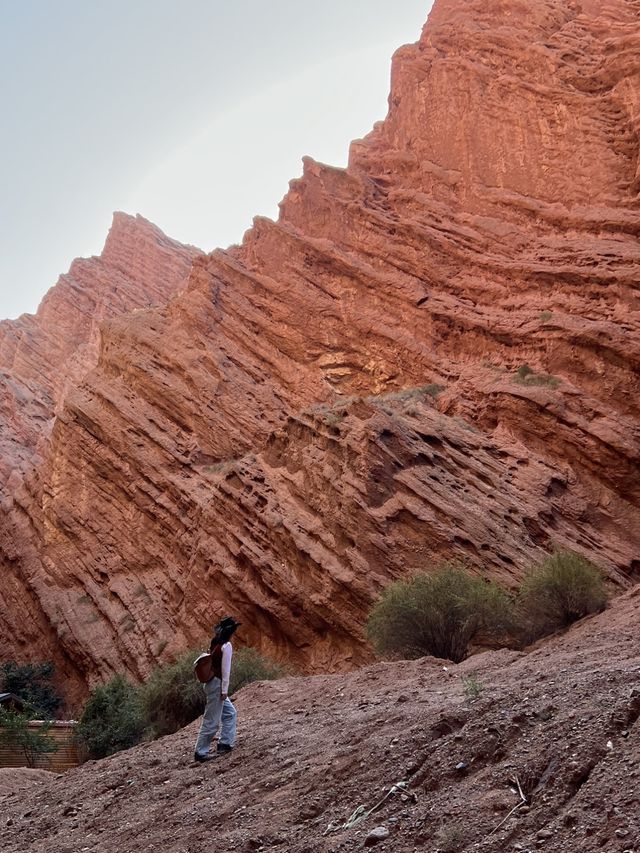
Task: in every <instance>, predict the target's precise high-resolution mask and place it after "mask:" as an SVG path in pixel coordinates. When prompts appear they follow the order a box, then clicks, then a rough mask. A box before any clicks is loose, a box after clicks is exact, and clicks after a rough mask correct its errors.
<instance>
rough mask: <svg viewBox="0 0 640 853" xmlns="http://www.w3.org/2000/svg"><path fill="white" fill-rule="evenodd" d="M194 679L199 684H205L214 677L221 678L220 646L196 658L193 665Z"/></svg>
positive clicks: (213, 647)
mask: <svg viewBox="0 0 640 853" xmlns="http://www.w3.org/2000/svg"><path fill="white" fill-rule="evenodd" d="M193 670H194V673H195V676H196V678H197V679H198V681H199V682H200V683H201V684H207V683H208V682H209V681H211V679H212V678H215V677H216V676H217V677H218V678H222V646H221V645H220V644H216V645H215V646H212V648H211V651H210V652H205V653H204V654H201V655H200V656H199V657H198V658H196V660H195V662H194V664H193Z"/></svg>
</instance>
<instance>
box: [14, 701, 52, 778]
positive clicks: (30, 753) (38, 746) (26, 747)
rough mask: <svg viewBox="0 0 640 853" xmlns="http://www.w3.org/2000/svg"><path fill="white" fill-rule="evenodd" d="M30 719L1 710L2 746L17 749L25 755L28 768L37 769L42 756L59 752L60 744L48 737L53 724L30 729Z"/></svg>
mask: <svg viewBox="0 0 640 853" xmlns="http://www.w3.org/2000/svg"><path fill="white" fill-rule="evenodd" d="M30 719H31V717H30V715H29V714H19V713H16V712H15V711H7V710H6V709H5V708H0V744H2V745H3V746H9V747H17V748H18V749H20V750H21V751H22V753H23V754H24V757H25V759H26V761H27V766H28V767H36V766H38V765H39V764H40V763H41V762H40V761H39V759H40V758H41V757H42V756H44V755H45V754H47V753H52V752H57V751H58V744H57V743H56V742H55V740H54V739H53V738H52V737H50V736H49V735H48V731H49V729H50V728H51V723H48V722H45V723H43V724H42V725H41V726H40V727H39V728H37V729H30V728H29V722H30Z"/></svg>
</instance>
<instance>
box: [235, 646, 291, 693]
mask: <svg viewBox="0 0 640 853" xmlns="http://www.w3.org/2000/svg"><path fill="white" fill-rule="evenodd" d="M284 675H285V671H284V669H283V668H282V667H281V666H280V665H279V664H277V663H275V662H274V661H272V660H271V659H270V658H268V657H266V656H265V655H262V654H260V652H259V651H257V649H253V648H251V647H246V648H244V649H240V650H239V651H237V652H234V655H233V665H232V667H231V679H230V681H229V693H235V692H236V691H237V690H240V689H241V688H242V687H244V686H245V685H247V684H250V683H251V682H252V681H275V679H277V678H282V677H283V676H284Z"/></svg>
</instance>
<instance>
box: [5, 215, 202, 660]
mask: <svg viewBox="0 0 640 853" xmlns="http://www.w3.org/2000/svg"><path fill="white" fill-rule="evenodd" d="M200 254H201V252H200V251H199V250H197V249H194V248H193V247H190V246H183V245H181V244H180V243H178V242H176V241H175V240H172V239H170V238H168V237H166V236H165V235H164V234H163V233H162V231H160V229H159V228H157V227H156V226H155V225H152V224H151V223H150V222H148V221H147V220H146V219H144V218H143V217H141V216H137V217H131V216H127V215H126V214H123V213H118V214H116V215H115V216H114V219H113V225H112V228H111V230H110V232H109V235H108V237H107V240H106V243H105V247H104V250H103V252H102V254H101V255H100V257H94V258H88V259H78V260H76V261H74V262H73V264H72V265H71V268H70V270H69V272H68V273H66V274H65V275H62V276H60V279H59V280H58V282H57V284H56V285H55V287H52V288H51V290H50V291H49V292H48V293H47V295H46V296H45V297H44V299H43V301H42V303H41V305H40V307H39V309H38V312H37V313H36V314H35V315H31V314H23V315H22V316H21V317H19V318H18V319H17V320H5V321H3V322H0V530H1V533H0V566H1V567H2V597H1V598H0V654H1V656H2V658H4V659H6V658H7V657H12V656H16V657H17V658H18V659H23V658H31V659H36V660H39V659H42V658H43V656H47V655H51V656H53V657H54V658H55V659H56V660H58V662H59V663H63V664H64V661H65V652H64V647H61V646H60V643H59V638H58V636H57V626H56V625H55V624H50V623H49V622H48V620H47V617H46V615H45V613H44V611H43V607H42V602H41V601H40V598H39V593H38V592H36V591H35V590H34V589H33V588H32V587H31V583H30V577H29V571H28V569H27V566H28V562H27V560H26V558H27V555H28V554H29V553H30V551H29V549H30V548H31V549H35V550H34V551H33V553H34V555H35V557H34V559H35V560H36V563H37V564H38V565H39V563H40V559H41V557H43V556H44V552H43V551H42V552H41V550H40V546H41V544H42V538H41V530H40V529H39V528H36V529H35V530H34V521H35V516H36V515H37V514H38V513H39V512H40V508H41V506H42V502H43V500H45V499H46V497H45V494H44V493H43V491H42V489H43V487H44V484H43V483H42V481H40V480H37V474H36V473H35V471H36V470H37V469H38V467H39V466H40V465H41V464H42V461H43V458H46V456H47V454H48V452H49V438H50V434H51V428H52V426H53V422H54V419H55V416H56V414H58V413H59V412H60V410H61V409H62V406H63V402H64V399H65V396H66V394H67V392H68V391H69V390H70V389H72V388H74V387H75V386H77V385H78V384H79V383H80V382H81V381H82V379H83V377H84V376H85V374H86V373H87V372H88V371H89V370H90V369H91V368H93V367H94V366H95V365H96V364H97V362H98V355H99V349H100V327H101V324H102V322H103V321H105V320H106V319H108V318H110V317H115V316H117V315H119V314H123V313H128V312H131V311H135V310H140V309H147V308H149V307H151V306H154V305H158V304H162V303H164V302H166V301H167V300H168V299H169V297H171V296H172V295H174V294H175V293H177V292H178V291H179V290H180V289H181V288H182V287H184V285H185V280H186V278H187V275H188V273H189V270H190V268H191V263H192V261H193V260H194V258H196V257H197V256H198V255H200ZM36 481H37V485H35V482H36ZM53 487H54V485H53V484H49V485H48V486H47V487H46V488H47V489H51V488H53ZM32 488H33V489H34V494H33V496H31V495H30V494H29V492H30V490H31V489H32ZM25 501H26V503H27V504H29V507H28V509H26V511H25V508H23V503H25ZM32 515H33V516H34V518H32V517H31V516H32ZM43 594H44V596H45V598H46V591H45V592H44V593H43Z"/></svg>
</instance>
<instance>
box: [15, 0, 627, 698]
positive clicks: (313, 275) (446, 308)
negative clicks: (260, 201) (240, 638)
mask: <svg viewBox="0 0 640 853" xmlns="http://www.w3.org/2000/svg"><path fill="white" fill-rule="evenodd" d="M639 10H640V6H639V4H638V2H637V0H609V2H605V3H595V2H581V3H578V2H569V0H528V2H526V3H522V2H517V0H436V3H435V6H434V9H433V12H432V14H431V16H430V19H429V21H428V23H427V25H426V27H425V29H424V31H423V34H422V37H421V39H420V41H419V42H418V43H417V44H416V45H413V46H409V47H404V48H402V49H401V50H399V51H398V52H397V53H396V55H395V57H394V61H393V70H392V86H391V95H390V98H389V114H388V116H387V118H386V120H385V121H384V122H383V123H381V124H379V125H378V126H376V128H375V129H374V131H373V132H372V133H371V134H370V135H369V136H368V137H367V138H366V139H364V140H361V141H358V142H356V143H354V144H353V145H352V149H351V156H350V163H349V167H348V168H347V169H346V170H340V169H333V168H330V167H327V166H323V165H320V164H317V163H315V162H313V161H311V160H307V161H305V167H304V174H303V176H302V178H301V179H300V180H297V181H293V182H292V183H291V187H290V190H289V193H288V194H287V196H286V197H285V199H284V200H283V202H282V204H281V213H280V217H279V219H278V222H276V223H274V222H271V221H269V220H266V219H257V220H256V221H255V223H254V227H253V228H252V229H251V231H249V232H248V233H247V235H246V236H245V240H244V242H243V244H242V246H241V247H239V248H234V249H232V250H230V251H217V252H214V253H213V254H212V255H210V256H209V257H206V258H201V259H197V260H196V262H195V264H194V267H193V270H192V273H191V276H190V280H189V285H188V289H187V290H186V291H185V292H184V293H183V294H181V295H179V296H178V297H176V298H175V299H173V300H171V301H170V302H169V303H168V304H167V305H166V306H163V307H159V308H156V309H153V310H150V311H146V312H138V313H137V314H135V315H133V316H132V315H126V316H122V317H119V318H116V319H113V320H110V321H109V322H108V323H106V324H104V325H103V327H102V348H101V352H100V360H99V363H98V365H97V367H96V369H95V370H94V371H92V372H91V373H90V374H89V375H88V376H87V377H86V378H85V380H84V381H83V382H82V383H81V384H80V386H79V387H78V388H77V389H76V390H74V391H72V392H70V393H68V394H67V395H66V397H65V405H64V407H63V409H62V410H61V411H60V413H59V416H58V418H57V420H56V422H55V426H54V429H53V434H52V441H51V450H50V452H49V453H48V455H47V458H46V460H45V462H44V463H43V465H42V466H41V468H40V471H39V474H38V477H37V478H34V481H33V483H32V484H30V486H29V488H28V490H27V494H25V497H24V501H23V513H24V517H25V518H26V517H28V518H29V524H30V525H31V527H32V529H33V530H35V531H37V534H38V535H37V537H36V538H34V537H32V538H31V540H30V542H31V543H32V544H30V545H29V548H26V546H24V545H23V544H22V543H23V541H24V540H23V539H22V538H21V536H20V535H16V541H17V542H19V543H20V544H19V545H18V546H16V552H15V555H14V557H13V564H14V566H16V567H17V568H15V569H14V571H15V573H17V574H19V573H22V575H25V574H26V575H27V576H28V577H29V579H30V581H29V583H30V587H31V589H32V590H33V591H34V593H35V594H36V596H37V597H38V599H39V601H40V602H41V606H42V607H43V610H44V612H45V614H46V619H47V623H48V625H49V626H51V630H52V631H53V632H54V633H55V636H56V642H58V643H59V645H60V648H61V649H62V650H63V653H64V655H65V656H66V657H67V659H68V661H69V666H70V667H73V668H75V671H76V672H77V673H79V675H80V677H82V678H86V679H88V680H89V681H91V680H93V679H94V678H96V677H98V676H105V675H107V674H109V673H111V672H114V671H116V670H118V669H121V668H127V669H128V670H129V671H131V672H132V673H133V674H135V675H137V676H140V677H141V676H143V675H144V674H145V673H146V672H147V671H148V669H149V667H150V666H151V665H152V664H153V662H154V661H156V660H157V659H159V658H162V657H163V656H169V655H170V654H171V653H173V652H176V651H178V650H179V649H181V648H184V647H185V646H186V645H187V644H190V643H193V642H196V641H198V640H200V639H201V638H202V637H203V636H205V635H206V633H207V630H208V629H209V627H210V625H211V622H212V621H213V619H214V617H215V616H216V615H219V614H220V613H221V612H222V611H232V612H234V613H236V614H237V615H239V617H240V618H241V620H242V621H243V622H244V623H245V626H244V628H243V633H244V636H245V638H246V639H247V640H248V641H249V642H251V643H253V644H255V645H259V646H261V647H263V648H265V649H268V650H271V651H276V652H277V653H278V654H280V655H281V656H282V657H286V658H288V659H290V660H294V661H296V662H297V663H299V664H300V665H301V666H303V667H305V668H307V669H314V668H317V667H322V668H327V667H329V668H339V667H341V666H345V665H349V664H354V663H357V662H360V661H363V660H364V659H366V658H367V656H368V654H369V653H368V650H367V647H366V644H365V643H364V641H363V635H362V623H363V620H364V617H365V615H366V612H367V610H368V608H369V607H370V605H371V603H372V601H373V600H374V598H375V597H376V595H377V594H378V593H379V591H380V589H381V588H382V587H383V586H384V584H386V583H387V582H388V581H389V580H390V579H392V578H395V577H398V576H400V575H402V574H406V573H407V572H410V571H412V570H415V569H417V568H421V567H423V566H425V565H427V564H428V563H429V562H430V561H431V560H433V559H437V558H440V557H442V556H452V555H457V556H461V557H464V558H465V559H468V560H470V561H471V563H472V564H474V565H476V566H477V567H478V570H485V571H488V572H491V573H492V574H494V575H495V576H497V577H498V578H500V579H501V580H502V581H504V582H505V583H513V582H515V581H516V580H517V579H518V578H519V577H520V576H521V573H522V571H523V569H524V567H525V566H526V565H527V564H528V563H529V562H530V561H531V560H532V559H534V558H536V557H537V556H539V555H541V554H542V553H543V552H544V551H546V550H549V549H550V548H551V547H552V546H553V545H554V544H558V545H562V546H566V547H571V548H575V549H577V550H579V551H583V552H585V553H588V554H590V555H591V556H592V557H593V558H594V559H596V560H598V561H599V562H600V563H601V564H602V565H603V566H604V567H606V568H607V570H608V571H609V573H610V577H611V580H612V582H613V583H616V584H618V585H620V586H625V585H628V584H629V583H630V582H631V581H632V580H634V579H637V578H638V576H640V525H639V522H638V518H639V516H638V503H639V500H640V480H639V479H638V476H637V466H638V450H639V446H640V444H639V440H640V434H639V430H638V403H637V399H638V390H639V389H638V364H639V360H640V359H639V356H640V346H639V344H638V341H639V337H638V327H639V325H640V323H639V316H640V315H639V313H638V307H639V300H638V284H637V282H638V270H639V269H640V266H639V260H640V249H639V248H638V240H637V237H638V233H639V231H640V215H639V197H638V191H639V189H640V171H639V168H640V166H639V163H640V158H639V152H640V143H639V136H640V100H639V98H638V92H639V91H640V87H639V85H638V84H639V83H640V60H639V57H640V50H639V48H640V23H639V16H638V11H639ZM5 559H6V558H5Z"/></svg>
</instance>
